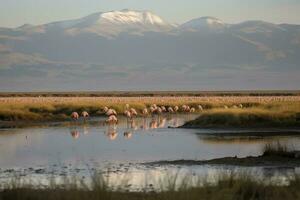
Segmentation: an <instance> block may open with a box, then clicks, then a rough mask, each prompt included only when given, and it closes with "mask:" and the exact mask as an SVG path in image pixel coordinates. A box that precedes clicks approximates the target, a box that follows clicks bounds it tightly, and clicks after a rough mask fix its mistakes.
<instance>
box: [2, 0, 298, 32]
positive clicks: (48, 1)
mask: <svg viewBox="0 0 300 200" xmlns="http://www.w3.org/2000/svg"><path fill="white" fill-rule="evenodd" d="M0 5H1V6H0V26H1V27H16V26H20V25H22V24H24V23H30V24H43V23H47V22H52V21H56V20H62V19H73V18H79V17H82V16H85V15H88V14H91V13H94V12H99V11H110V10H120V9H124V8H129V9H139V10H151V11H153V12H155V13H156V14H158V15H160V16H162V17H163V18H164V19H166V20H167V21H169V22H178V23H181V22H184V21H187V20H189V19H191V18H196V17H200V16H214V17H218V18H221V19H223V20H224V21H225V22H228V23H235V22H240V21H244V20H248V19H249V20H253V19H259V20H266V21H270V22H275V23H282V22H286V23H295V24H300V14H299V13H300V0H259V1H254V0H0Z"/></svg>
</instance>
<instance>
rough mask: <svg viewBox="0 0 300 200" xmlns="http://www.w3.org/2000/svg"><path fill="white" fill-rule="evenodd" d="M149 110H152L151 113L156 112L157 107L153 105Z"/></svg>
mask: <svg viewBox="0 0 300 200" xmlns="http://www.w3.org/2000/svg"><path fill="white" fill-rule="evenodd" d="M149 110H150V113H151V114H153V113H155V111H156V108H154V107H153V106H151V107H150V108H149Z"/></svg>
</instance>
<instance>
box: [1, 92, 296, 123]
mask: <svg viewBox="0 0 300 200" xmlns="http://www.w3.org/2000/svg"><path fill="white" fill-rule="evenodd" d="M127 103H128V104H130V106H131V107H133V108H135V109H136V110H137V111H138V112H139V113H141V111H142V109H143V108H145V107H149V106H150V105H151V104H154V103H155V104H157V105H159V106H162V105H163V106H175V105H177V106H182V105H184V104H185V105H189V106H191V107H194V108H196V111H197V112H198V113H199V114H200V117H199V118H198V119H197V120H195V121H192V122H190V123H189V124H188V125H193V126H218V125H219V126H241V127H244V126H253V125H256V126H299V124H300V97H298V96H283V97H234V96H232V97H69V98H68V97H42V98H38V97H16V98H0V121H1V120H2V121H9V122H16V121H33V122H35V121H61V120H68V119H70V117H69V116H70V114H71V113H72V112H74V111H76V112H78V113H81V112H82V111H87V112H88V113H90V115H91V116H101V115H103V114H104V113H103V112H102V109H103V108H104V107H105V106H107V107H111V108H114V109H115V110H116V111H117V112H118V113H123V112H124V110H125V105H126V104H127ZM198 105H201V106H202V107H203V109H204V110H203V111H202V110H199V109H197V108H198ZM238 105H242V108H237V107H238ZM225 107H226V108H227V107H228V108H229V109H225Z"/></svg>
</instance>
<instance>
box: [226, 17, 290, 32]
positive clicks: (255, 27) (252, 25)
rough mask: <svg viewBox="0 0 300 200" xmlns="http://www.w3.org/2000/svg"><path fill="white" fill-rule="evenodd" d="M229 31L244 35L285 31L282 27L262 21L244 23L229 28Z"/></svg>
mask: <svg viewBox="0 0 300 200" xmlns="http://www.w3.org/2000/svg"><path fill="white" fill-rule="evenodd" d="M231 30H234V31H241V32H244V33H272V32H275V31H285V29H284V28H283V27H280V26H279V25H276V24H272V23H269V22H264V21H258V20H256V21H255V20H253V21H245V22H242V23H239V24H235V25H232V26H231Z"/></svg>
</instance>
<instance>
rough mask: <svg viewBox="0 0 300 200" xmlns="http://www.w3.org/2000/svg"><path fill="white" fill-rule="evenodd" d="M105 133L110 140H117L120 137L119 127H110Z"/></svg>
mask: <svg viewBox="0 0 300 200" xmlns="http://www.w3.org/2000/svg"><path fill="white" fill-rule="evenodd" d="M104 133H105V135H106V136H107V137H108V138H109V139H110V140H115V139H117V137H118V132H117V127H108V128H107V130H106V131H105V132H104Z"/></svg>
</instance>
